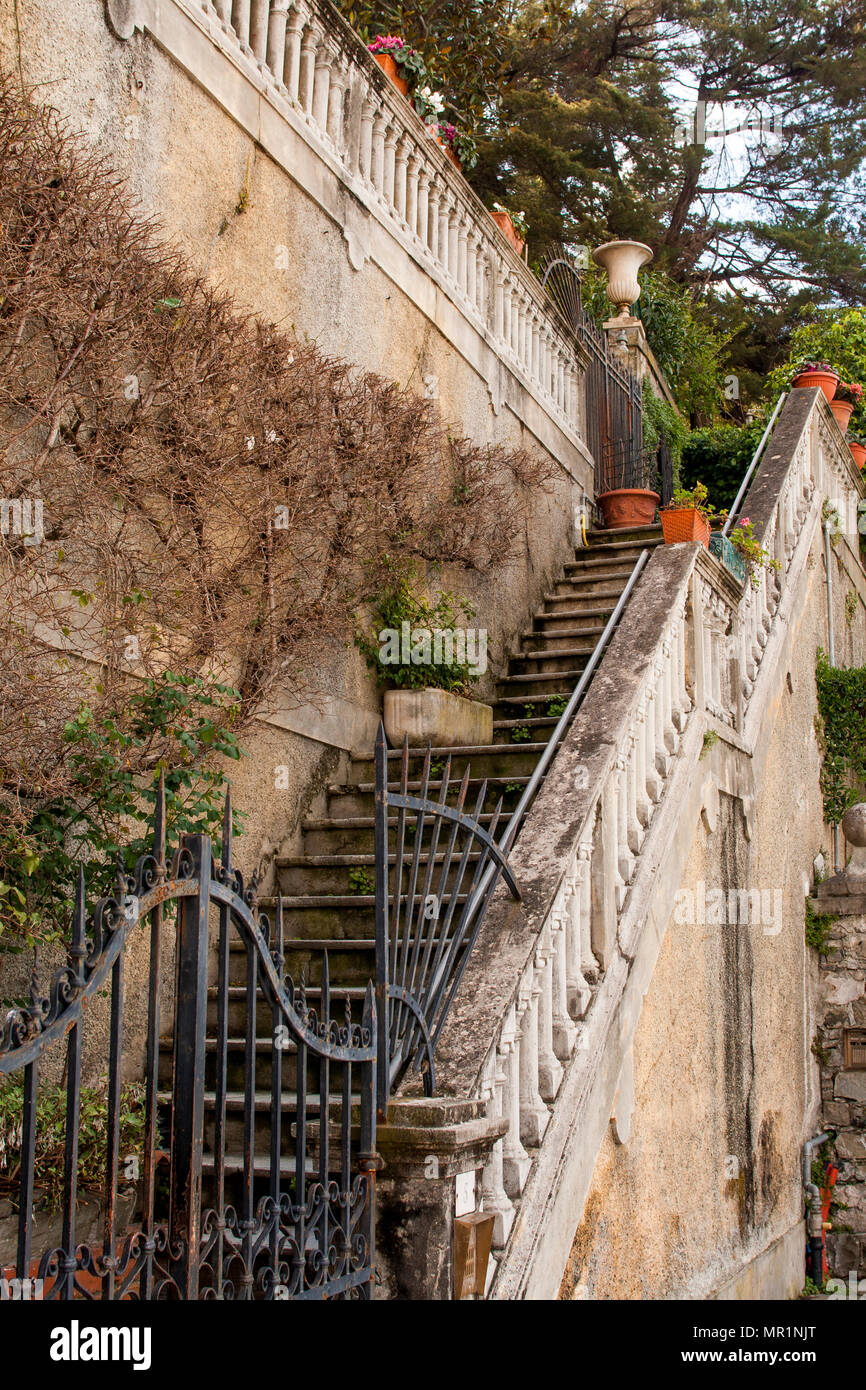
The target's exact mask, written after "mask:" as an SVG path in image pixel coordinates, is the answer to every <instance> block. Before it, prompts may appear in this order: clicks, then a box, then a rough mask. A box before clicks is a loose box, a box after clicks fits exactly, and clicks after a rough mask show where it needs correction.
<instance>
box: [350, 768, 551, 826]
mask: <svg viewBox="0 0 866 1390" xmlns="http://www.w3.org/2000/svg"><path fill="white" fill-rule="evenodd" d="M473 771H474V769H473ZM528 780H529V774H528V773H524V772H521V773H513V774H510V775H508V774H506V775H501V776H495V777H487V778H484V777H481V778H476V777H474V776H473V777H471V778H470V781H469V787H468V790H467V793H466V800H465V802H464V809H465V810H466V811H468V812H469V814H470V815H473V816H474V815H475V807H476V802H477V800H478V795H479V793H480V791H481V785H482V782H485V781H486V783H487V791H486V794H485V798H484V802H483V810H485V811H493V810H494V809H495V807H496V804H497V802H498V801H499V798H500V797H502V800H503V814H505V811H506V809H507V807H508V806H509V805H510V804H511V803H510V802H509V796H511V795H512V794H513V792H514V791H515V789H516V790H517V793H518V794H519V793H520V791H522V789H523V784H524V782H526V781H528ZM389 786H390V790H391V791H393V792H398V791H399V790H400V784H399V782H394V783H389ZM440 786H441V782H440V781H439V780H437V781H435V782H434V781H431V782H429V783H428V786H427V795H428V797H429V798H430V799H431V800H433V801H435V800H437V799H438V796H439V789H440ZM459 786H460V784H459V782H455V781H454V780H453V779H452V780H451V781H449V783H448V795H447V803H448V805H450V806H453V805H454V804H455V803H456V801H457V797H458V792H459ZM420 789H421V783H420V782H419V781H417V780H415V779H413V780H412V781H411V782H410V783H409V788H408V790H409V794H410V795H413V796H417V795H418V793H419V792H420ZM374 793H375V784H374V783H373V782H359V783H358V784H357V785H356V786H354V787H348V786H344V787H329V789H328V814H329V816H336V817H340V818H342V817H345V816H364V815H368V816H369V815H372V814H373V801H374Z"/></svg>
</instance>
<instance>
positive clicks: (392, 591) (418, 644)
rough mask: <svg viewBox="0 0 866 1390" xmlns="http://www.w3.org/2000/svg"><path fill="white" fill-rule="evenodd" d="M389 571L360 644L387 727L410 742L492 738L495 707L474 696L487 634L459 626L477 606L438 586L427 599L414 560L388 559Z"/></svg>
mask: <svg viewBox="0 0 866 1390" xmlns="http://www.w3.org/2000/svg"><path fill="white" fill-rule="evenodd" d="M388 569H389V571H390V573H389V578H388V579H387V581H386V584H385V586H384V588H383V590H382V591H381V592H380V593H379V594H378V595H377V597H376V598H375V599H374V600H373V603H372V627H371V629H370V630H369V631H366V632H363V631H362V632H359V634H358V636H357V637H356V642H357V645H358V646H359V647H360V649H361V651H362V652H363V654H364V656H365V658H366V660H367V663H368V665H369V666H370V667H371V669H372V670H373V671H374V672H375V673H376V676H377V678H378V679H379V681H380V682H381V684H382V685H383V686H385V691H384V722H385V733H386V734H387V736H388V740H389V742H390V743H391V744H392V746H399V745H400V744H401V743H402V742H403V738H404V736H406V737H407V738H408V740H409V744H410V746H411V747H413V748H418V747H422V748H423V747H425V746H426V745H427V744H428V743H430V744H433V745H434V746H435V747H453V746H466V745H470V744H471V745H478V744H489V743H492V742H493V709H492V707H491V706H490V705H487V704H483V703H482V702H481V701H480V700H474V699H472V698H471V692H472V688H473V686H475V685H476V684H477V683H478V681H479V680H480V678H481V676H482V675H483V674H484V672H485V671H486V669H487V633H486V631H485V630H483V629H481V630H479V629H477V628H466V627H463V626H461V622H460V620H461V618H463V619H471V618H473V617H474V616H475V610H474V608H473V606H472V604H471V603H469V602H468V600H466V599H458V598H456V597H455V596H454V595H453V594H450V593H446V592H444V591H443V592H440V593H439V594H438V595H437V597H436V598H435V599H431V598H427V597H426V596H425V595H424V594H423V593H421V592H420V590H419V588H418V579H417V574H416V572H415V569H414V567H413V566H412V565H411V564H402V565H401V564H395V563H393V562H389V564H388Z"/></svg>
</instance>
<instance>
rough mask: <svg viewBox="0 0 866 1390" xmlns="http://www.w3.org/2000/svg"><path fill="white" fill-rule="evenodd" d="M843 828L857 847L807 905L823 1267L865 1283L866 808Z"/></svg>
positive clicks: (837, 1274)
mask: <svg viewBox="0 0 866 1390" xmlns="http://www.w3.org/2000/svg"><path fill="white" fill-rule="evenodd" d="M849 818H850V819H851V820H852V821H853V825H852V824H849ZM844 828H845V829H847V830H848V833H849V834H851V835H852V836H857V838H858V839H859V841H861V842H862V843H861V844H860V846H859V849H858V848H856V847H855V850H854V853H853V854H852V856H851V859H850V861H849V863H848V865H847V867H846V868H845V869H844V871H843V872H841V873H839V874H836V875H832V876H831V877H830V878H826V879H824V881H823V882H822V883H821V884H820V885H819V887H818V889H817V891H816V894H815V897H814V899H813V900H812V903H811V905H812V909H813V911H814V913H815V916H816V921H815V923H814V925H815V927H816V929H817V930H818V931H819V932H820V931H821V929H822V928H823V930H824V932H826V936H825V939H824V941H823V942H822V944H821V947H820V950H821V955H820V974H819V985H820V989H819V995H818V1001H817V1002H818V1007H817V1019H816V1025H817V1026H816V1030H815V1039H814V1043H813V1050H814V1053H815V1056H816V1057H817V1059H818V1062H819V1065H820V1075H821V1101H822V1114H823V1128H824V1129H825V1130H826V1131H827V1132H828V1133H829V1135H830V1136H831V1139H830V1143H829V1145H828V1146H827V1148H826V1149H825V1151H824V1153H825V1154H826V1156H827V1157H828V1158H829V1159H830V1160H831V1161H832V1162H834V1163H835V1166H836V1167H837V1169H838V1177H837V1180H836V1184H835V1186H834V1187H833V1193H832V1197H833V1202H832V1205H831V1207H830V1229H829V1231H828V1232H827V1235H826V1250H827V1264H828V1268H829V1272H830V1274H831V1275H834V1276H836V1277H837V1278H841V1279H843V1280H845V1279H846V1278H847V1277H848V1276H849V1275H851V1274H853V1275H854V1276H855V1278H862V1277H864V1276H866V1067H864V1066H863V1064H862V1062H861V1061H860V1049H858V1050H857V1052H856V1053H854V1054H850V1055H849V1050H848V1048H846V1031H847V1030H848V1029H866V849H864V847H863V845H864V844H866V807H863V806H860V807H858V808H855V809H854V810H852V811H851V812H849V814H848V817H846V820H845V822H844ZM858 861H859V862H858ZM823 1156H824V1155H822V1156H821V1157H822V1158H823ZM819 1162H820V1159H819ZM816 1181H817V1174H816Z"/></svg>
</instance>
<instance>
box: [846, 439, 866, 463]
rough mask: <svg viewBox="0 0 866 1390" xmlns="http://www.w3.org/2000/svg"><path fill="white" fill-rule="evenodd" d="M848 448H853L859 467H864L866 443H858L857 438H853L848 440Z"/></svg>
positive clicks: (852, 451) (855, 460)
mask: <svg viewBox="0 0 866 1390" xmlns="http://www.w3.org/2000/svg"><path fill="white" fill-rule="evenodd" d="M848 448H849V449H850V450H851V453H852V455H853V457H854V462H855V463H856V465H857V467H858V468H862V467H863V465H864V463H866V445H864V444H858V443H857V442H856V440H854V439H851V440H849V441H848Z"/></svg>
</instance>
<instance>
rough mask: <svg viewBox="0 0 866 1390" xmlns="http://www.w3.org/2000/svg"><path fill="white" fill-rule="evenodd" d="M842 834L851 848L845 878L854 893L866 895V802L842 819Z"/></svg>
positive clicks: (859, 802)
mask: <svg viewBox="0 0 866 1390" xmlns="http://www.w3.org/2000/svg"><path fill="white" fill-rule="evenodd" d="M842 834H843V835H844V836H845V839H846V840H847V841H848V844H849V845H850V846H851V858H850V860H849V861H848V867H847V868H846V869H845V872H844V875H843V877H844V878H845V879H847V881H848V885H849V888H850V889H851V890H852V891H857V892H860V893H866V802H863V801H858V803H857V805H856V806H851V807H849V808H848V810H847V811H846V812H845V814H844V816H843V817H842Z"/></svg>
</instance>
